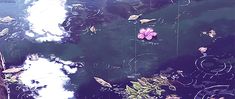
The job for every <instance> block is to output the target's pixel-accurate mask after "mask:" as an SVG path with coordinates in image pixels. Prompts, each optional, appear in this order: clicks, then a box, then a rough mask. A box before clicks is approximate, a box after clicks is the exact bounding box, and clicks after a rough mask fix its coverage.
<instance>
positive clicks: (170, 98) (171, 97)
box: [166, 94, 180, 99]
mask: <svg viewBox="0 0 235 99" xmlns="http://www.w3.org/2000/svg"><path fill="white" fill-rule="evenodd" d="M166 99H180V97H178V96H177V95H174V94H172V95H168V96H166Z"/></svg>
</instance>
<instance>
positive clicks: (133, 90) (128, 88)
mask: <svg viewBox="0 0 235 99" xmlns="http://www.w3.org/2000/svg"><path fill="white" fill-rule="evenodd" d="M126 92H127V94H129V95H130V94H133V93H137V91H136V90H135V89H133V88H131V87H129V86H128V85H127V86H126Z"/></svg>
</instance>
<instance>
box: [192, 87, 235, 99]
mask: <svg viewBox="0 0 235 99" xmlns="http://www.w3.org/2000/svg"><path fill="white" fill-rule="evenodd" d="M234 90H235V89H230V88H229V85H214V86H210V87H206V88H204V89H202V90H200V91H198V93H197V94H196V95H195V96H194V99H211V98H213V99H214V98H215V99H219V98H222V97H223V98H225V99H235V91H234Z"/></svg>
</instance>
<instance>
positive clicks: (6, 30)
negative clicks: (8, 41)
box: [0, 28, 9, 37]
mask: <svg viewBox="0 0 235 99" xmlns="http://www.w3.org/2000/svg"><path fill="white" fill-rule="evenodd" d="M8 32H9V29H8V28H4V29H3V30H2V31H0V37H2V36H5V35H6V34H7V33H8Z"/></svg>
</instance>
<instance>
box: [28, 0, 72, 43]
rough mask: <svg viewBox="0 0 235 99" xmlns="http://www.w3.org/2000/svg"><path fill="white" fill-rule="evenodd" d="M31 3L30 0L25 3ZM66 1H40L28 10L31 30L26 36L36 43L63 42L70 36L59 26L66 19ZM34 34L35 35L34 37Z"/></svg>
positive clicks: (32, 4)
mask: <svg viewBox="0 0 235 99" xmlns="http://www.w3.org/2000/svg"><path fill="white" fill-rule="evenodd" d="M25 2H26V3H29V0H26V1H25ZM65 2H66V0H38V1H34V2H32V3H31V6H29V7H28V8H27V13H28V16H27V17H26V19H27V20H28V21H29V24H30V30H29V31H27V32H26V33H25V35H27V36H29V37H31V38H34V39H35V40H36V41H39V42H44V41H61V39H62V38H63V37H64V36H68V34H67V33H66V32H65V31H64V29H63V27H61V26H59V25H60V24H61V23H62V22H63V21H64V20H65V18H66V13H67V11H66V10H65ZM33 34H34V35H33Z"/></svg>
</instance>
